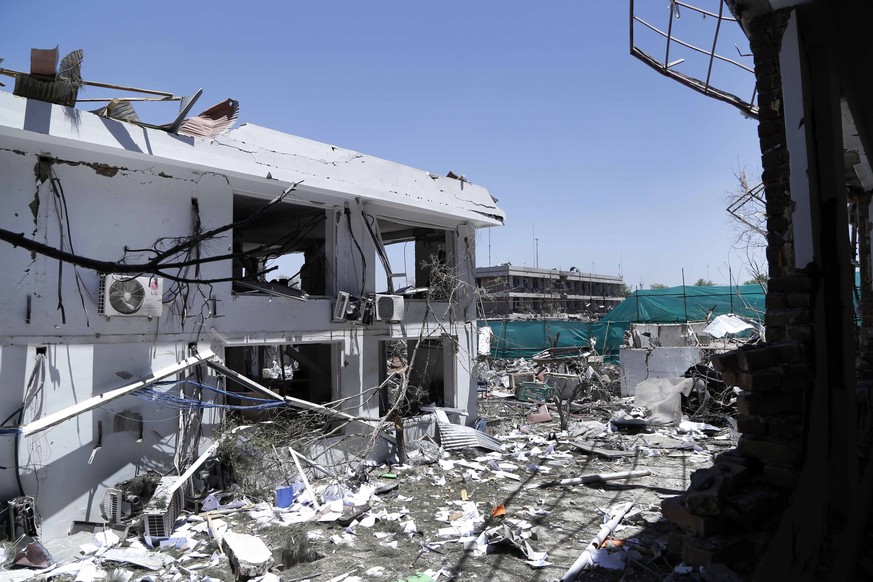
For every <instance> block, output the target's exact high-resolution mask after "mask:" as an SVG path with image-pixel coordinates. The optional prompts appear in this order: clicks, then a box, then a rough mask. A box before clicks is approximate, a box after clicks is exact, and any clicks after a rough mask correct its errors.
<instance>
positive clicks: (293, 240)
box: [233, 195, 328, 298]
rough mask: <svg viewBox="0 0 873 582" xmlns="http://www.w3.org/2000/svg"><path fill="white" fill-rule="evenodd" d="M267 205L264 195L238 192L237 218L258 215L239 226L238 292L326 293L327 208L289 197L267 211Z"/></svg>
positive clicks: (236, 233)
mask: <svg viewBox="0 0 873 582" xmlns="http://www.w3.org/2000/svg"><path fill="white" fill-rule="evenodd" d="M265 204H266V202H265V201H264V200H262V199H260V198H254V197H250V196H243V195H235V196H234V199H233V220H234V221H235V222H236V221H240V220H245V219H247V218H249V217H253V218H252V220H251V221H250V222H248V223H246V224H245V225H244V226H243V227H241V228H237V229H236V230H235V231H234V235H233V250H234V254H235V255H236V256H237V258H235V259H234V262H233V277H234V291H235V292H237V293H254V294H262V293H268V294H275V295H288V296H290V297H297V298H305V296H306V295H325V294H326V289H327V269H328V261H327V256H326V253H325V239H326V234H325V229H326V224H327V221H326V213H325V211H324V210H322V209H320V208H310V207H306V206H301V205H299V204H292V203H287V202H282V203H281V204H276V205H275V206H272V207H270V208H268V209H266V210H263V211H262V209H263V207H264V205H265Z"/></svg>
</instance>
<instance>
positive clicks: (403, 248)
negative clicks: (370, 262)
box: [375, 218, 455, 299]
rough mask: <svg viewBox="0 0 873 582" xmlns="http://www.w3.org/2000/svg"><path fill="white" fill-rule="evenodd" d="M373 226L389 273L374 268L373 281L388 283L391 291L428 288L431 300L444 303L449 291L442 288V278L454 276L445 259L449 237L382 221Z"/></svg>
mask: <svg viewBox="0 0 873 582" xmlns="http://www.w3.org/2000/svg"><path fill="white" fill-rule="evenodd" d="M375 224H376V225H377V226H378V231H379V235H380V236H381V239H382V243H383V245H384V248H385V250H386V256H387V257H388V258H389V260H390V261H391V264H390V269H391V273H387V272H386V270H385V268H384V266H383V265H380V264H377V267H376V268H377V281H378V280H380V279H379V278H378V277H384V278H385V279H384V280H385V281H386V284H388V279H391V283H393V287H394V289H395V290H401V289H403V288H404V287H406V288H407V290H409V291H411V290H412V289H415V288H419V289H420V288H429V289H430V296H431V298H434V299H448V296H449V293H450V291H451V289H447V288H446V287H447V286H448V283H447V281H446V279H447V277H446V274H447V273H454V267H455V266H454V265H453V264H450V261H449V258H448V255H449V253H448V251H447V247H448V241H449V240H450V239H449V236H450V233H449V232H448V231H445V230H440V229H435V228H428V227H422V226H415V225H410V224H403V223H400V222H395V221H392V220H386V219H383V218H380V219H378V220H377V221H376V223H375ZM388 288H389V289H390V288H391V285H388Z"/></svg>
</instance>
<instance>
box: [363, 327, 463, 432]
mask: <svg viewBox="0 0 873 582" xmlns="http://www.w3.org/2000/svg"><path fill="white" fill-rule="evenodd" d="M447 346H448V341H447V340H443V339H422V340H418V341H415V340H391V341H385V342H382V353H383V358H382V360H383V363H382V369H381V370H380V376H381V377H380V380H381V382H380V384H383V387H382V390H381V391H380V393H379V414H380V415H382V416H384V415H386V414H387V413H388V412H389V411H390V410H391V408H392V407H394V406H395V405H396V406H397V412H398V414H399V415H400V416H403V417H409V416H415V415H417V414H421V407H422V406H427V405H430V404H435V405H436V406H446V405H447V403H448V405H451V403H452V401H453V398H452V394H453V390H454V386H453V383H452V381H451V380H450V378H451V377H452V376H451V369H450V366H451V364H452V362H453V358H451V357H449V358H446V351H447ZM410 359H412V363H411V365H410ZM407 367H408V369H407ZM392 373H393V374H394V375H393V376H392V377H391V378H390V379H389V375H391V374H392ZM403 374H406V375H407V378H408V382H407V386H406V390H405V393H404V392H403V391H402V390H403V384H402V375H403ZM386 380H387V382H386ZM398 400H400V402H399V403H398Z"/></svg>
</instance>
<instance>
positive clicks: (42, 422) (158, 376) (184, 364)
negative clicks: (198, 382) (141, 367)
mask: <svg viewBox="0 0 873 582" xmlns="http://www.w3.org/2000/svg"><path fill="white" fill-rule="evenodd" d="M214 357H215V354H214V353H212V352H211V351H206V352H205V353H203V354H199V355H195V356H191V357H190V358H187V359H185V360H182V361H181V362H179V363H178V364H173V365H172V366H168V367H166V368H162V369H160V370H158V371H157V372H153V373H152V375H151V376H149V377H147V378H144V379H142V380H137V381H136V382H134V383H132V384H128V385H126V386H122V387H121V388H116V389H115V390H110V391H109V392H104V393H103V394H99V395H97V396H95V397H93V398H89V399H88V400H85V401H84V402H80V403H79V404H76V405H74V406H70V407H69V408H65V409H64V410H61V411H58V412H55V413H54V414H49V415H48V416H45V417H43V418H40V419H38V420H34V421H33V422H31V423H29V424H26V425H24V426H22V427H21V434H22V435H23V436H31V435H33V434H36V433H38V432H42V431H44V430H45V429H47V428H51V427H53V426H55V425H56V424H60V423H62V422H64V421H65V420H69V419H71V418H73V417H75V416H78V415H80V414H82V413H83V412H87V411H89V410H93V409H95V408H97V407H99V406H102V405H104V404H106V403H107V402H111V401H113V400H115V399H117V398H121V397H122V396H125V395H127V394H130V393H131V392H134V391H136V390H139V389H140V388H145V387H146V386H149V385H151V384H154V383H155V382H157V381H159V380H162V379H164V378H166V377H167V376H172V375H173V374H178V373H179V372H181V371H183V370H186V369H188V368H190V367H191V366H196V365H198V364H202V363H204V362H205V363H207V364H208V363H209V360H211V359H212V358H214Z"/></svg>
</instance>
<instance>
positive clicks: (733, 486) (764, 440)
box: [661, 341, 812, 566]
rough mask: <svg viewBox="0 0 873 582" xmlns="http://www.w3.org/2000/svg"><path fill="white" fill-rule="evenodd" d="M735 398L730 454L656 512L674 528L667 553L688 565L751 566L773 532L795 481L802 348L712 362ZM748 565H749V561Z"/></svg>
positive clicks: (744, 351)
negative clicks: (736, 437)
mask: <svg viewBox="0 0 873 582" xmlns="http://www.w3.org/2000/svg"><path fill="white" fill-rule="evenodd" d="M712 363H713V367H715V369H716V370H718V371H719V372H721V373H722V376H723V377H724V380H725V383H727V384H728V385H729V386H737V387H739V388H741V389H742V390H743V391H742V393H740V395H739V396H738V397H737V410H738V415H737V429H738V431H739V432H741V433H742V435H741V436H740V439H739V444H738V446H737V448H736V449H735V450H732V451H728V452H725V453H722V454H720V455H718V456H717V457H716V458H715V462H714V464H713V466H712V467H710V468H708V469H700V470H698V471H695V472H694V473H693V474H692V477H691V486H690V487H689V489H688V491H687V492H686V493H685V494H684V495H680V496H677V497H672V498H669V499H665V500H664V501H663V502H662V504H661V511H662V513H663V515H664V517H665V518H667V519H668V520H670V521H671V522H673V523H674V524H676V525H677V526H679V529H680V530H681V532H677V534H676V535H674V537H673V540H671V542H672V543H671V545H672V549H673V550H674V551H676V552H677V553H679V554H681V555H682V558H683V560H684V561H685V562H686V563H687V564H690V565H695V566H701V565H706V564H709V563H712V562H723V563H729V564H736V563H738V562H742V561H744V560H754V559H755V558H756V557H757V556H758V555H760V552H761V551H763V548H764V545H765V544H766V541H767V539H768V537H769V532H772V531H773V530H775V528H776V526H777V524H778V520H779V517H780V516H781V513H782V510H783V509H784V507H785V505H786V501H787V498H788V493H790V490H791V489H792V488H793V487H794V485H795V484H796V480H797V469H798V466H799V465H798V463H799V462H800V457H801V452H802V451H801V450H800V443H802V442H803V440H802V438H801V436H802V431H803V405H804V398H805V395H806V392H807V389H808V388H809V387H810V383H811V375H812V374H811V371H810V369H809V366H808V364H807V363H806V361H805V360H804V349H803V346H802V344H800V343H798V342H794V341H782V342H776V343H770V344H764V345H759V346H747V347H743V348H740V349H739V350H735V351H733V352H729V353H726V354H721V355H717V356H713V359H712ZM751 563H754V562H751Z"/></svg>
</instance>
